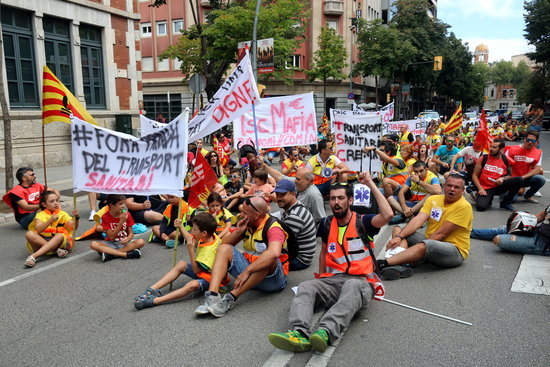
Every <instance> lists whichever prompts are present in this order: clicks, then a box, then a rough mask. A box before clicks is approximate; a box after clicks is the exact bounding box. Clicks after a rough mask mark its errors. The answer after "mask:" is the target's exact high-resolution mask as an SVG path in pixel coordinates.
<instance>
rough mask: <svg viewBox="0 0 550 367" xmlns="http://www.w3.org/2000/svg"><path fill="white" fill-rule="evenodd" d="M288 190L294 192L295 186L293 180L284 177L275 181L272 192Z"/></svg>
mask: <svg viewBox="0 0 550 367" xmlns="http://www.w3.org/2000/svg"><path fill="white" fill-rule="evenodd" d="M289 191H290V192H296V186H294V182H292V181H290V180H286V179H283V180H281V181H279V182H277V185H276V186H275V190H273V192H279V193H285V192H289Z"/></svg>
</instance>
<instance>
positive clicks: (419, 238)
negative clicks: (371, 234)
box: [378, 173, 473, 280]
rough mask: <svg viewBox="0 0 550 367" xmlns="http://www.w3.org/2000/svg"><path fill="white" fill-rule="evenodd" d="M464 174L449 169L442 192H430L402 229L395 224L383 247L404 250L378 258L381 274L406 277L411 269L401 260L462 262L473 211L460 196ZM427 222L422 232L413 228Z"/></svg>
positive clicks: (468, 248) (405, 261) (453, 263)
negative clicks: (420, 207) (440, 193)
mask: <svg viewBox="0 0 550 367" xmlns="http://www.w3.org/2000/svg"><path fill="white" fill-rule="evenodd" d="M464 186H465V181H464V177H463V176H460V175H457V174H454V173H451V174H450V175H449V177H448V178H447V181H446V182H445V185H444V186H443V189H444V192H445V193H444V195H432V196H430V198H429V199H428V200H426V203H425V204H424V206H422V209H421V210H420V213H418V214H417V215H416V216H415V217H414V218H413V219H412V220H411V221H410V222H409V223H408V224H407V225H406V226H405V227H404V228H403V229H401V228H399V227H395V228H394V229H393V232H392V238H391V239H390V240H389V241H388V243H387V245H386V249H387V250H390V249H393V248H396V247H402V248H403V249H404V250H402V251H401V252H398V253H396V254H395V255H393V256H392V257H390V258H388V259H387V260H378V266H379V267H380V270H381V274H382V277H383V278H385V279H387V280H395V279H399V278H408V277H410V276H411V275H412V269H411V268H408V267H405V266H402V265H401V264H411V263H415V262H418V261H422V260H428V261H430V262H431V263H434V264H436V265H439V266H444V267H454V266H458V265H460V264H462V262H464V260H465V259H466V258H467V257H468V252H469V250H470V232H471V231H472V218H473V211H472V206H471V205H470V203H468V202H467V201H466V199H464V197H463V196H462V194H463V193H464ZM426 222H428V227H427V229H426V235H424V234H422V233H419V232H417V230H419V229H420V228H421V227H422V225H423V224H424V223H426Z"/></svg>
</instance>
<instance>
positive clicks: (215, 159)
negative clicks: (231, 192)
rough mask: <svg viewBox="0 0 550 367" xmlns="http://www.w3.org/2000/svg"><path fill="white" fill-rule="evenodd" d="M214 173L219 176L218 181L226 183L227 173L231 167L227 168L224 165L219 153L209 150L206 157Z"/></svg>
mask: <svg viewBox="0 0 550 367" xmlns="http://www.w3.org/2000/svg"><path fill="white" fill-rule="evenodd" d="M204 158H205V159H206V161H207V162H208V164H209V165H210V167H211V168H212V170H213V171H214V173H215V174H216V177H217V178H218V181H219V182H220V183H221V184H222V185H224V184H225V183H226V182H227V177H226V174H227V172H229V168H227V170H226V169H225V168H224V167H223V166H222V164H221V162H220V159H219V155H218V153H216V152H214V151H212V152H208V154H206V156H205V157H204Z"/></svg>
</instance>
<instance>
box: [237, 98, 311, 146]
mask: <svg viewBox="0 0 550 367" xmlns="http://www.w3.org/2000/svg"><path fill="white" fill-rule="evenodd" d="M256 126H257V129H258V145H259V147H261V148H276V147H290V146H296V145H310V144H316V143H317V122H316V120H315V106H314V103H313V93H312V92H310V93H305V94H296V95H293V96H284V97H273V98H263V99H262V104H261V105H259V106H258V107H256ZM233 140H234V143H235V147H237V145H238V144H239V143H241V144H249V143H250V142H254V145H255V140H254V118H253V116H252V111H249V112H248V113H245V114H244V115H242V116H241V117H240V118H238V119H236V120H235V121H233Z"/></svg>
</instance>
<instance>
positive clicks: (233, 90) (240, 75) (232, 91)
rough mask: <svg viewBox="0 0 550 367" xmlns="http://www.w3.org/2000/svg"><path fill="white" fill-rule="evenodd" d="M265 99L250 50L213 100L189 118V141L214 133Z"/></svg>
mask: <svg viewBox="0 0 550 367" xmlns="http://www.w3.org/2000/svg"><path fill="white" fill-rule="evenodd" d="M260 102H261V100H260V95H259V93H258V87H257V86H256V80H255V79H254V74H253V73H252V66H251V65H250V55H249V53H248V51H247V52H246V55H245V56H244V57H243V59H242V61H241V62H240V63H239V65H237V67H236V68H235V70H234V71H233V72H232V73H231V74H230V75H229V76H228V77H227V78H226V80H225V82H224V83H223V84H222V86H221V87H220V89H218V91H217V92H216V94H214V96H213V97H212V99H210V100H209V101H208V103H207V104H206V105H205V106H204V107H203V108H202V109H201V110H200V111H199V113H198V114H197V115H196V116H194V117H193V118H192V119H191V121H189V141H191V142H192V141H195V140H197V139H201V138H203V137H205V136H206V135H210V134H212V133H213V132H214V131H217V130H219V129H221V128H222V127H224V126H225V125H227V124H228V123H230V122H231V121H233V120H235V119H237V118H239V117H241V116H242V115H243V114H244V113H246V112H248V111H250V110H251V109H252V103H254V104H256V105H258V104H259V103H260Z"/></svg>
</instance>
